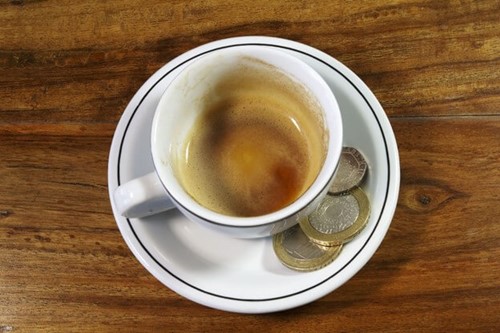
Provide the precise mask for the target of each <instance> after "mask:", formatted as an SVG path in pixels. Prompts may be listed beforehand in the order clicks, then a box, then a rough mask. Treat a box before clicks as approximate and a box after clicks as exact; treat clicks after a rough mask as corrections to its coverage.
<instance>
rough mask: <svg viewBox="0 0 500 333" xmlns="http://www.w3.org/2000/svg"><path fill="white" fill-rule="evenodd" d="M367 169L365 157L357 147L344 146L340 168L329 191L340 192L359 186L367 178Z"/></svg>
mask: <svg viewBox="0 0 500 333" xmlns="http://www.w3.org/2000/svg"><path fill="white" fill-rule="evenodd" d="M367 169H368V164H367V163H366V160H365V158H364V157H363V155H362V154H361V153H360V152H359V151H358V150H357V149H356V148H352V147H344V148H342V154H341V155H340V161H339V166H338V170H337V173H336V174H335V178H334V179H333V183H332V185H330V189H329V192H330V193H332V194H340V193H344V192H347V191H349V190H350V189H352V188H353V187H354V186H358V185H359V184H361V182H362V181H363V179H364V178H365V176H366V171H367Z"/></svg>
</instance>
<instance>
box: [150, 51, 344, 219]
mask: <svg viewBox="0 0 500 333" xmlns="http://www.w3.org/2000/svg"><path fill="white" fill-rule="evenodd" d="M236 52H238V53H239V54H241V52H245V54H246V55H252V56H257V57H259V56H262V55H263V54H265V55H266V56H270V57H279V58H280V59H281V60H282V61H283V62H286V63H287V64H290V65H291V66H294V67H298V68H300V70H301V72H302V73H305V74H303V75H305V76H309V78H310V79H312V80H314V81H315V82H316V84H318V85H319V89H317V91H320V90H321V96H318V95H320V94H318V92H317V91H313V90H312V89H310V87H307V86H306V85H305V84H304V83H303V81H304V80H302V79H301V78H297V77H295V79H297V80H298V81H299V82H301V83H302V84H303V85H304V86H306V88H307V89H308V90H309V91H310V92H311V93H312V94H313V95H314V96H315V97H316V98H317V99H318V100H323V101H325V103H323V102H321V110H322V115H323V118H324V122H325V126H326V128H327V130H328V136H329V139H328V145H327V151H326V156H325V160H324V162H323V165H322V166H321V169H320V171H319V172H318V174H317V176H316V178H315V180H314V181H313V183H312V184H311V185H310V186H309V188H308V189H307V190H306V191H305V192H304V193H303V194H302V195H301V196H300V197H299V198H297V199H296V200H295V201H293V202H292V203H290V204H289V205H287V206H285V207H283V208H281V209H279V210H277V211H274V212H271V213H268V214H264V215H259V216H251V217H240V216H232V215H225V214H221V213H217V212H215V211H213V210H210V209H208V208H206V207H204V206H202V205H201V204H199V203H198V202H197V201H196V200H194V198H192V197H191V196H190V195H189V194H188V193H187V192H186V191H185V190H184V189H183V187H182V185H180V183H179V181H178V180H177V179H176V177H175V176H174V175H173V174H174V172H173V171H172V170H170V171H169V170H167V169H168V168H167V167H165V165H164V161H163V160H162V159H161V157H160V152H158V150H157V147H158V145H157V144H156V141H157V140H158V135H159V133H160V132H161V130H160V129H159V124H160V119H161V116H162V113H165V112H166V111H163V112H162V111H161V110H162V109H163V110H166V109H167V108H165V104H168V94H167V92H168V90H169V88H170V87H172V86H173V85H174V84H175V82H176V81H177V80H179V79H180V77H181V76H182V73H183V72H185V71H186V70H188V69H190V68H192V66H193V65H195V64H196V65H197V66H201V65H202V64H203V62H205V63H206V62H209V61H210V60H212V59H213V58H215V57H217V56H218V55H219V54H228V53H229V54H231V53H236ZM264 61H265V60H264ZM280 68H281V70H283V71H284V72H285V73H286V74H287V75H292V74H291V73H290V71H287V70H286V69H285V68H283V67H280ZM292 76H293V75H292ZM322 96H323V98H321V97H322ZM332 133H335V134H332ZM332 135H333V136H332ZM332 137H334V138H335V140H332ZM342 139H343V126H342V116H341V113H340V108H339V106H338V103H337V100H336V98H335V95H334V93H333V91H332V90H331V88H330V87H329V86H328V84H327V83H326V82H325V80H324V79H323V78H322V77H321V76H320V75H319V73H317V72H316V71H315V70H314V69H313V68H311V67H310V66H309V65H308V64H306V63H305V62H303V61H302V60H299V59H297V58H296V57H294V56H292V55H290V54H287V53H286V52H284V51H281V50H275V49H272V48H270V47H267V46H264V45H241V46H237V47H234V48H231V49H220V50H214V51H212V52H210V53H207V54H204V55H202V56H201V57H200V58H198V59H194V60H193V61H192V62H191V63H189V64H188V65H187V66H186V67H185V68H184V69H183V70H182V71H181V72H180V73H179V74H178V75H177V76H176V77H175V78H174V79H173V80H172V82H171V83H170V84H169V86H168V87H167V88H166V89H165V91H164V92H163V94H162V96H161V98H160V101H159V103H158V104H157V106H156V110H155V115H154V118H153V126H152V129H151V152H152V157H153V163H154V166H155V172H156V173H157V174H158V178H159V179H160V181H161V183H162V185H163V187H164V189H165V191H166V192H167V194H168V196H169V197H170V199H171V200H172V201H173V202H174V204H175V205H176V206H178V208H180V209H181V210H184V211H186V212H188V213H190V214H192V215H193V216H195V217H196V218H198V219H200V220H203V221H205V222H208V223H211V224H216V225H222V226H230V227H237V228H252V227H258V226H265V225H268V224H273V223H276V222H278V221H281V220H285V219H287V218H290V217H292V216H294V215H295V214H297V213H298V212H300V211H301V210H303V209H304V208H306V207H307V206H308V205H309V204H310V203H311V202H313V201H314V200H315V199H316V198H317V197H318V196H320V195H321V193H323V192H324V190H325V189H326V188H327V187H328V186H329V185H330V183H331V180H332V179H333V176H334V175H335V172H336V169H337V166H338V163H339V160H340V154H341V150H342ZM167 182H169V184H166V183H167Z"/></svg>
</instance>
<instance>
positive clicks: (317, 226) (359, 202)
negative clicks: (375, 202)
mask: <svg viewBox="0 0 500 333" xmlns="http://www.w3.org/2000/svg"><path fill="white" fill-rule="evenodd" d="M369 216H370V202H369V201H368V197H367V196H366V194H365V192H363V190H362V189H361V188H359V187H355V188H353V189H352V190H351V191H349V192H348V193H347V194H345V195H327V196H326V197H325V199H324V200H323V201H322V202H321V203H320V205H319V207H318V208H317V209H316V210H315V211H314V212H313V213H312V214H311V215H309V217H308V218H307V219H303V220H302V221H300V227H301V228H302V231H304V233H305V234H306V235H307V236H308V237H309V238H310V239H311V241H313V242H314V243H316V244H319V245H323V246H336V245H340V244H343V243H346V242H348V241H350V240H351V239H353V238H354V237H355V236H356V235H357V234H358V233H360V232H361V230H363V228H364V227H365V226H366V224H367V222H368V217H369Z"/></svg>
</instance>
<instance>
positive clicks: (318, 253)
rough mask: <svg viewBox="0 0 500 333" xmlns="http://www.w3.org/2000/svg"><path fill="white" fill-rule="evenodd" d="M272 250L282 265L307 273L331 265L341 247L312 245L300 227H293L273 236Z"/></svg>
mask: <svg viewBox="0 0 500 333" xmlns="http://www.w3.org/2000/svg"><path fill="white" fill-rule="evenodd" d="M273 248H274V253H276V256H277V257H278V259H279V260H280V261H281V263H282V264H283V265H285V266H286V267H288V268H291V269H293V270H296V271H302V272H309V271H314V270H317V269H320V268H322V267H325V266H326V265H328V264H329V263H331V262H332V261H333V260H334V259H335V258H336V257H337V256H338V255H339V253H340V250H341V249H342V245H339V246H332V247H326V246H321V245H318V244H316V243H313V242H312V241H311V240H310V239H309V238H308V237H307V236H306V235H305V234H304V232H303V231H302V230H301V228H300V226H299V225H295V226H293V227H291V228H289V229H287V230H285V231H283V232H281V233H279V234H276V235H274V236H273Z"/></svg>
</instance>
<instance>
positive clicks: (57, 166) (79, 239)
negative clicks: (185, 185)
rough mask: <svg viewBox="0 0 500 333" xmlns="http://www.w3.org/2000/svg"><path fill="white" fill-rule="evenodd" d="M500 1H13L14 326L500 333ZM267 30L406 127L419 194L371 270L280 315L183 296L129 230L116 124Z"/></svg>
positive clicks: (0, 87)
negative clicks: (120, 222)
mask: <svg viewBox="0 0 500 333" xmlns="http://www.w3.org/2000/svg"><path fill="white" fill-rule="evenodd" d="M499 17H500V5H499V3H498V1H446V2H445V1H425V0H424V1H398V0H396V1H390V2H379V3H378V4H377V3H376V2H375V1H324V2H323V1H269V0H267V1H261V0H254V1H233V2H227V1H214V0H208V1H170V2H168V1H152V0H148V1H140V0H124V1H121V2H103V1H81V2H77V1H73V2H70V1H51V0H46V1H28V0H10V1H1V2H0V181H1V186H0V332H140V331H144V332H188V331H193V332H208V331H254V332H255V331H264V332H336V331H338V332H353V331H355V332H374V331H380V332H472V331H479V332H498V331H499V330H500V315H499V313H500V260H499V258H500V223H499V222H500V196H499V192H500V171H499V170H500V20H499ZM242 35H268V36H277V37H284V38H288V39H292V40H296V41H299V42H302V43H305V44H309V45H311V46H313V47H316V48H318V49H320V50H322V51H324V52H326V53H328V54H330V55H332V56H333V57H335V58H336V59H338V60H340V61H341V62H343V63H344V64H345V65H346V66H348V67H349V68H351V69H352V70H353V71H354V72H355V73H357V74H358V75H359V76H360V77H361V78H362V79H363V80H364V81H365V82H366V83H367V85H368V86H369V87H370V88H371V89H372V90H373V92H374V93H375V95H376V96H377V98H378V99H379V100H380V102H381V104H382V105H383V107H384V109H385V111H386V113H387V114H388V116H389V119H390V121H391V124H392V126H393V128H394V131H395V134H396V138H397V141H398V145H399V149H400V158H401V175H402V177H401V191H400V197H399V203H398V207H397V210H396V214H395V216H394V219H393V222H392V225H391V227H390V230H389V232H388V234H387V236H386V238H385V240H384V242H383V243H382V245H381V247H380V248H379V249H378V251H377V252H376V253H375V255H374V257H373V258H372V260H371V261H370V262H369V263H368V264H367V265H366V266H365V267H364V268H363V269H362V270H361V271H360V272H359V273H358V274H357V275H356V276H355V277H354V278H352V279H351V280H350V281H349V282H348V283H346V284H345V285H343V286H342V287H341V288H339V289H337V290H335V291H334V292H332V293H331V294H329V295H327V296H325V297H323V298H321V299H319V300H318V301H316V302H313V303H311V304H309V305H306V306H302V307H300V308H296V309H293V310H289V311H285V312H281V313H275V314H267V315H240V314H233V313H226V312H222V311H218V310H214V309H210V308H206V307H204V306H201V305H198V304H196V303H193V302H191V301H188V300H186V299H184V298H183V297H181V296H179V295H177V294H175V293H174V292H173V291H171V290H169V289H168V288H166V287H164V286H163V285H162V284H161V283H160V282H158V281H157V280H156V279H155V278H154V277H152V276H151V275H150V274H149V273H148V272H147V271H146V270H145V269H144V268H143V267H142V266H141V265H140V264H139V262H138V261H137V260H136V259H135V257H134V256H133V255H132V253H131V252H130V250H129V249H128V248H127V246H126V244H125V243H124V241H123V239H122V237H121V235H120V232H119V231H118V228H117V225H116V223H115V220H114V218H113V215H112V212H111V207H110V203H109V200H108V192H107V160H108V153H109V148H110V143H111V139H112V136H113V133H114V129H115V127H116V124H117V122H118V120H119V118H120V115H121V114H122V112H123V110H124V108H125V107H126V105H127V103H128V102H129V100H130V99H131V98H132V96H133V95H134V93H135V92H136V91H137V89H138V88H139V87H140V86H141V85H142V83H143V82H144V81H145V80H146V79H147V78H148V77H149V76H150V75H151V74H152V73H154V72H155V71H156V70H157V69H158V68H160V67H161V66H162V65H164V64H165V63H167V62H168V61H169V60H171V59H173V58H174V57H176V56H178V55H180V54H182V53H183V52H185V51H187V50H189V49H192V48H194V47H196V46H199V45H201V44H203V43H206V42H210V41H214V40H217V39H221V38H226V37H233V36H242Z"/></svg>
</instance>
